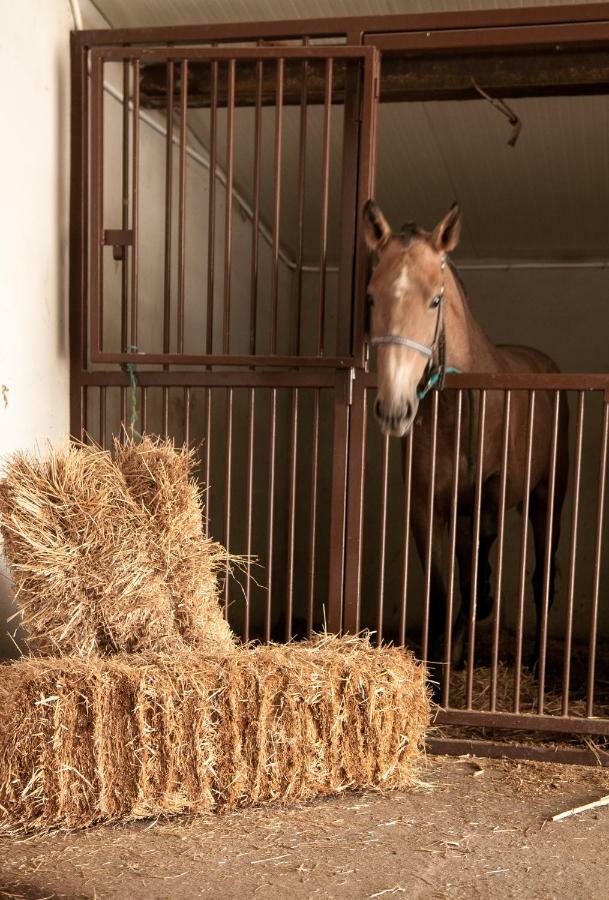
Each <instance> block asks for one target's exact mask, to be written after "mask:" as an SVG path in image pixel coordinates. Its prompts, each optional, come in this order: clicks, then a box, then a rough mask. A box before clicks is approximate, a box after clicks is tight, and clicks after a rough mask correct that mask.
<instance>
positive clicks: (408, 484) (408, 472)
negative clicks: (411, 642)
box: [400, 428, 414, 647]
mask: <svg viewBox="0 0 609 900" xmlns="http://www.w3.org/2000/svg"><path fill="white" fill-rule="evenodd" d="M413 438H414V428H411V429H410V431H409V432H408V437H407V438H406V443H405V444H404V443H403V444H402V447H405V452H404V451H403V452H404V462H403V470H404V525H403V529H404V540H403V542H402V553H403V557H402V602H401V606H400V646H402V647H403V646H404V645H405V644H406V613H407V608H408V577H409V569H408V554H409V553H410V507H411V503H412V446H413Z"/></svg>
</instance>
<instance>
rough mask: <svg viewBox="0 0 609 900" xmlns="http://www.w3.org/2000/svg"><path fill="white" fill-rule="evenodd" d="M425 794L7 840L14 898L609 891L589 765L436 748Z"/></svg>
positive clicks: (0, 844)
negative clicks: (579, 810) (573, 811)
mask: <svg viewBox="0 0 609 900" xmlns="http://www.w3.org/2000/svg"><path fill="white" fill-rule="evenodd" d="M421 782H422V783H421V785H420V787H419V788H417V789H416V790H415V791H414V792H412V793H405V794H391V795H387V796H380V795H378V794H371V793H367V794H345V795H343V796H342V797H340V798H333V799H329V800H321V801H317V802H315V803H312V804H309V805H307V806H300V807H296V808H289V809H277V808H269V807H267V808H262V809H253V810H247V811H245V812H239V813H231V814H230V815H226V816H221V817H219V816H211V815H210V816H206V817H204V818H198V819H184V818H182V819H173V820H170V821H165V822H156V823H152V824H151V823H150V822H145V823H138V824H136V825H129V826H113V827H99V828H94V829H90V830H89V831H86V832H82V833H77V834H57V835H54V836H47V837H37V838H29V839H27V840H15V839H8V838H1V839H0V897H2V898H36V900H42V898H49V900H51V898H53V900H54V898H60V897H61V898H70V900H76V898H79V900H80V898H98V900H102V898H127V900H143V898H146V900H161V898H163V900H165V898H171V900H174V898H175V900H182V898H184V900H186V898H193V897H214V898H243V897H257V898H277V900H279V898H282V900H283V898H289V900H297V898H309V897H310V898H326V897H327V898H334V897H336V898H343V897H344V898H374V897H387V898H389V897H392V896H396V897H399V896H405V897H408V898H410V897H413V898H418V897H425V898H436V897H438V898H439V897H451V898H452V897H454V898H464V900H465V898H467V900H470V898H487V897H488V898H490V897H492V898H493V900H495V898H503V897H518V898H527V900H529V898H531V900H535V898H552V897H564V896H568V897H570V898H579V897H581V898H586V900H590V898H597V897H598V898H601V897H602V898H606V897H607V896H609V849H608V847H609V808H602V809H598V810H595V811H589V812H586V813H583V814H580V815H578V816H575V817H572V818H569V819H565V820H563V821H561V822H549V821H548V819H549V818H550V817H551V816H552V815H554V814H555V813H557V812H561V811H563V810H565V809H569V808H570V807H573V806H577V805H580V804H583V803H587V802H590V801H592V800H595V799H598V798H600V797H601V796H603V795H604V794H607V793H609V772H607V770H602V769H598V768H587V767H584V766H577V767H576V766H571V767H567V766H559V765H555V764H544V763H524V762H508V761H504V760H487V759H473V758H472V757H460V758H449V757H429V759H428V761H427V764H426V766H425V767H424V769H423V770H422V771H421Z"/></svg>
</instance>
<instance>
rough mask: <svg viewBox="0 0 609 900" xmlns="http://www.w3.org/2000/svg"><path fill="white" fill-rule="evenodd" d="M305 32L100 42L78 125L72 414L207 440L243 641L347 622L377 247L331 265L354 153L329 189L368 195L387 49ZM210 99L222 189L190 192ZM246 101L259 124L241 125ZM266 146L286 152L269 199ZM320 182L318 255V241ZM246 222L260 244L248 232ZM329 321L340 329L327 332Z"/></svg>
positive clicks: (206, 459) (229, 601)
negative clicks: (348, 547)
mask: <svg viewBox="0 0 609 900" xmlns="http://www.w3.org/2000/svg"><path fill="white" fill-rule="evenodd" d="M304 43H305V46H303V47H296V48H293V47H291V48H283V47H282V48H270V47H264V46H258V45H257V44H253V45H252V46H249V47H238V48H235V47H231V48H222V47H216V46H206V47H192V46H189V47H187V48H186V47H184V48H181V47H171V48H167V47H162V48H161V47H150V46H146V47H132V46H130V47H112V46H101V47H96V48H93V49H92V50H91V51H90V52H89V54H88V57H89V60H90V65H91V74H90V88H89V90H82V93H81V101H82V110H83V112H85V113H86V111H87V110H88V109H89V108H90V131H89V133H87V130H86V129H84V133H83V134H82V135H81V138H82V140H83V141H85V142H86V141H89V149H87V150H85V151H84V152H85V153H86V156H87V157H88V159H89V174H90V190H89V191H88V196H87V201H88V204H89V220H90V232H89V235H90V236H89V246H90V254H89V258H88V265H89V271H90V275H89V288H88V297H87V299H86V302H85V303H83V308H82V311H81V315H82V319H81V328H82V331H81V334H82V341H83V346H82V347H81V348H80V349H79V351H78V359H79V361H80V360H82V369H80V371H79V374H78V379H79V381H80V385H81V389H80V390H81V403H80V404H79V407H78V410H76V409H75V408H74V407H73V413H74V412H75V413H76V417H77V418H78V420H79V428H78V431H77V433H80V434H86V435H88V436H90V437H91V438H93V439H96V440H98V441H100V442H101V443H102V444H106V443H107V442H108V441H109V439H110V436H111V434H113V433H117V432H119V431H120V428H121V426H123V425H125V424H128V423H129V421H130V419H131V420H132V421H136V422H137V427H138V429H139V430H141V431H153V432H158V433H160V434H164V435H171V436H173V437H174V438H177V439H178V440H179V441H181V440H184V441H185V442H188V443H193V442H194V443H196V442H198V441H201V442H202V443H201V468H200V474H201V479H202V481H203V482H204V484H205V485H206V486H207V487H206V495H205V500H206V516H207V527H208V529H209V530H210V533H212V534H214V536H216V537H217V538H218V539H220V540H222V541H223V543H224V544H225V545H226V546H227V548H228V549H229V551H230V552H232V553H238V554H239V553H241V554H245V556H246V562H245V564H244V568H243V571H242V572H241V573H238V574H237V579H238V580H240V582H241V584H236V583H235V581H233V580H230V579H229V578H226V579H225V581H224V586H223V596H222V600H223V604H224V608H225V611H226V614H227V616H228V618H229V619H230V621H231V624H232V625H233V627H234V628H235V630H236V631H237V632H238V633H240V634H241V635H242V636H243V637H244V639H246V640H247V639H249V638H250V637H254V636H255V637H260V638H262V639H265V640H269V639H270V638H271V637H274V638H279V639H286V640H289V639H290V638H291V637H293V636H294V634H295V633H298V634H301V635H302V634H310V633H311V632H312V630H313V628H314V627H316V628H320V627H322V626H323V625H327V626H328V627H330V628H331V629H332V630H334V631H340V629H341V621H342V596H343V578H344V527H345V525H344V523H345V514H346V465H347V453H348V438H349V433H348V425H349V405H350V387H351V382H352V369H353V365H354V363H356V362H360V364H361V359H357V358H356V356H355V355H354V354H355V350H354V347H356V346H357V347H361V341H360V342H359V343H358V342H357V340H354V339H353V337H352V332H353V331H357V330H358V329H357V327H356V325H355V322H354V318H353V317H354V313H353V309H352V301H351V298H352V295H353V293H354V287H353V282H354V279H355V278H359V281H360V284H361V283H362V279H363V277H364V276H365V260H366V254H365V252H363V248H362V247H361V246H356V235H355V233H351V235H350V238H349V240H345V239H344V237H343V238H342V239H341V241H340V243H339V245H338V246H339V250H338V259H337V263H338V264H337V265H335V266H332V267H330V266H329V254H328V243H329V222H330V218H331V216H333V217H334V219H336V209H335V208H332V201H331V185H330V179H331V174H334V177H335V178H336V165H335V166H334V170H332V169H331V164H330V157H331V153H332V152H333V153H334V155H335V158H336V156H337V152H338V154H342V160H343V163H344V167H343V171H342V173H339V175H340V176H341V184H340V187H341V190H340V192H337V191H336V190H334V194H335V195H338V200H339V201H340V205H341V207H342V208H343V209H345V208H347V209H348V210H350V211H352V210H355V208H356V206H357V204H358V202H359V200H358V198H359V197H362V198H364V199H365V198H366V197H367V196H368V195H369V193H370V187H369V180H370V177H371V171H372V151H371V139H372V135H373V133H374V129H373V127H372V116H373V114H374V106H375V99H376V95H377V77H378V59H377V54H376V51H374V50H372V49H365V48H352V47H350V48H345V47H334V46H332V47H325V46H324V47H319V46H309V45H308V41H307V40H306V39H305V41H304ZM116 66H118V67H119V69H120V72H121V74H122V85H123V96H122V99H121V106H122V113H121V123H122V128H121V129H119V128H117V127H116V124H114V127H113V126H112V123H111V122H110V111H109V110H108V109H107V106H106V103H105V94H104V92H105V88H107V83H108V80H109V79H111V78H112V74H113V67H116ZM81 74H82V73H81ZM81 87H83V86H82V85H81ZM314 106H317V107H319V108H321V113H322V122H321V135H320V149H321V166H320V175H319V177H318V178H317V181H315V179H313V181H312V182H311V181H310V180H309V182H308V183H307V180H306V170H308V169H312V168H313V163H312V162H310V161H309V160H307V157H306V154H307V126H309V127H311V123H310V119H311V118H312V116H311V108H312V107H314ZM290 107H295V108H296V109H297V112H298V116H299V130H300V137H299V141H298V148H299V149H298V154H299V177H298V188H297V194H296V198H295V208H296V211H297V221H298V230H297V235H298V237H297V248H296V258H295V259H294V260H292V259H291V257H290V255H289V251H288V248H287V247H286V241H285V230H286V227H287V226H286V223H284V218H285V214H284V210H283V205H282V204H283V200H284V197H283V193H284V192H285V187H284V184H283V181H282V152H283V151H284V143H285V133H286V127H285V126H286V120H287V119H288V113H289V108H290ZM144 108H145V109H147V110H152V113H150V112H148V113H146V115H148V116H150V115H152V116H153V117H155V119H153V122H154V121H156V122H157V124H161V125H162V126H163V127H164V130H165V139H164V142H163V147H164V158H163V166H162V170H163V173H164V185H163V187H164V217H161V218H160V219H159V221H158V223H157V225H156V231H159V230H160V237H161V238H162V240H161V241H160V245H161V246H162V257H161V255H160V254H159V258H160V259H162V267H161V268H162V273H161V274H162V277H161V278H159V282H158V291H157V290H156V286H155V285H154V284H153V285H151V279H150V266H151V261H150V257H149V255H148V258H147V259H148V261H147V264H146V267H145V268H143V267H142V260H143V259H146V256H145V254H146V252H147V247H146V238H145V236H144V235H145V234H148V236H149V238H150V235H151V230H150V223H149V222H148V221H147V216H146V215H144V214H142V207H143V205H144V203H145V201H146V191H150V189H151V186H150V176H149V173H148V172H147V170H146V167H145V166H143V165H142V163H141V162H140V160H141V159H142V158H143V153H144V150H146V152H147V153H148V156H150V149H149V148H148V149H146V148H144V150H143V149H142V145H141V136H140V134H141V126H140V118H141V114H142V109H144ZM201 109H203V110H205V113H206V115H207V116H208V118H207V120H206V121H207V123H208V125H209V132H208V149H207V152H204V156H203V159H204V164H205V168H206V171H207V172H208V173H209V175H208V187H207V190H206V193H205V194H204V195H198V196H193V193H192V187H193V183H192V181H191V182H188V174H187V158H188V155H190V156H192V146H191V144H192V135H190V139H191V143H190V144H189V143H188V140H189V127H190V126H189V122H190V121H191V120H193V119H194V118H195V116H196V115H197V113H198V111H199V110H201ZM243 109H245V110H251V111H252V112H253V117H250V119H249V120H245V121H244V117H243V116H241V118H238V115H237V113H238V112H240V111H242V110H243ZM252 118H253V121H252ZM265 123H266V128H265ZM198 124H199V126H200V124H201V123H200V121H199V123H198ZM314 124H315V123H314V122H313V125H314ZM269 125H270V128H269ZM334 134H336V137H334ZM246 142H249V143H250V144H251V146H252V147H253V158H252V159H250V160H248V163H249V164H250V165H251V166H253V172H252V185H253V192H252V197H251V206H249V205H248V204H247V201H246V200H245V199H244V196H243V194H242V193H240V192H239V186H238V184H237V176H238V174H239V172H240V173H241V175H243V167H242V166H241V170H240V169H239V165H238V163H239V158H238V152H239V150H240V149H242V148H243V146H244V144H245V143H246ZM117 144H118V147H119V149H120V158H121V164H122V181H121V186H120V190H121V198H120V199H121V203H120V210H121V221H120V224H121V228H118V227H115V226H116V225H117V224H118V223H117V222H116V221H115V220H114V219H113V218H112V217H113V215H114V212H113V204H112V202H111V197H110V199H109V195H111V192H112V188H113V186H112V185H110V187H109V189H108V187H107V185H108V181H109V179H111V178H112V169H111V166H110V165H109V162H108V157H109V153H110V154H111V151H112V147H113V146H116V145H117ZM109 148H110V150H109ZM196 152H197V153H198V152H199V151H196ZM265 154H266V158H267V164H268V159H269V157H270V158H271V159H272V164H273V178H272V181H271V190H270V194H271V202H270V203H267V207H266V209H265V206H264V201H265V196H264V187H265V186H266V188H267V193H269V191H268V187H269V184H268V171H266V181H265V171H264V170H263V157H264V155H265ZM199 155H201V154H199ZM338 158H340V155H339V157H338ZM110 159H111V156H110ZM361 161H364V165H362V164H361ZM81 162H82V164H83V165H84V168H85V173H86V170H87V166H86V165H85V164H84V160H81ZM149 162H150V161H149ZM241 162H242V160H241ZM267 169H268V165H267ZM311 183H312V185H313V190H312V189H311ZM307 188H308V190H307ZM315 192H317V195H318V196H317V198H315V197H314V198H313V199H314V200H315V199H316V200H317V202H316V203H313V214H314V215H316V216H318V217H319V222H320V229H319V235H318V234H317V232H316V241H317V240H318V241H319V242H318V248H317V252H318V257H317V259H316V258H315V256H314V255H313V256H312V254H311V249H310V247H307V246H305V240H304V234H303V232H304V229H303V221H304V218H305V214H306V215H308V216H309V217H310V216H311V203H310V200H311V195H312V194H315ZM266 199H268V198H266ZM362 202H363V201H362ZM307 203H308V206H307ZM334 206H336V196H335V198H334ZM118 208H119V207H118V206H117V205H116V204H114V209H118ZM197 208H199V209H200V211H201V213H202V216H203V218H204V219H205V220H206V225H207V236H206V241H205V244H206V246H205V249H206V251H207V252H206V257H207V258H206V260H205V262H206V267H205V268H204V269H203V270H200V274H202V276H203V277H200V280H199V282H198V283H196V284H195V286H194V289H193V284H192V281H190V282H189V277H190V276H189V271H190V270H189V267H188V265H187V260H188V257H189V254H190V258H192V250H191V249H189V246H190V247H192V244H190V245H189V244H188V242H189V240H191V237H190V236H191V234H192V230H193V224H192V219H191V218H189V213H190V211H192V210H193V209H194V210H197ZM265 213H267V214H268V215H267V216H266V217H265ZM244 215H246V216H247V217H248V223H249V224H248V227H249V232H248V234H247V243H246V246H245V248H244V246H243V243H242V241H238V240H237V238H236V228H237V225H238V224H239V221H240V219H241V218H243V216H244ZM267 223H268V224H267ZM287 224H288V225H289V223H287ZM81 225H84V223H81ZM146 228H147V231H146V230H145V229H146ZM242 231H243V229H242ZM156 238H157V234H156V232H153V233H152V239H153V240H156ZM176 241H177V246H176ZM263 251H264V252H263ZM196 252H197V254H200V250H199V249H197V251H196ZM265 253H266V255H264V254H265ZM244 256H245V257H246V259H247V265H245V266H244V265H243V264H242V262H241V260H242V257H244ZM116 266H118V267H119V269H120V279H119V286H118V290H117V288H116V285H115V283H114V282H115V281H116V278H115V276H116V272H115V269H116ZM237 269H238V270H239V271H238V274H239V285H238V289H239V290H238V291H237V290H236V289H235V285H234V284H233V282H234V281H235V273H236V272H237ZM269 270H270V273H269ZM286 270H287V272H288V274H289V275H290V277H291V280H292V284H291V287H290V289H289V290H288V291H287V292H286V291H285V290H283V291H282V289H281V283H282V279H283V280H284V281H285V273H286ZM311 270H313V272H315V279H314V280H315V286H314V288H313V289H311V287H310V286H309V290H308V302H307V305H306V307H305V303H304V301H303V276H304V275H305V274H306V275H308V274H309V272H310V271H311ZM336 270H338V271H336ZM330 272H331V273H332V282H333V289H332V290H331V289H330V286H329V281H330ZM265 273H266V281H265V279H264V275H265ZM237 293H238V297H237V299H235V295H236V294H237ZM265 304H266V305H265ZM286 310H287V312H288V314H289V321H288V327H287V328H286V327H284V325H285V316H286ZM282 317H283V319H282ZM333 320H334V321H336V322H339V323H340V326H339V327H335V328H334V329H333V330H332V329H330V331H331V333H329V326H330V325H331V324H332V321H333ZM117 321H120V330H119V329H117V327H116V323H117ZM193 322H194V323H195V327H194V328H193ZM151 323H152V326H154V327H151ZM87 338H88V341H87ZM73 346H74V344H73ZM306 347H308V350H306ZM303 351H304V352H303ZM219 366H221V367H222V368H221V370H218V367H219ZM117 367H120V368H117ZM176 367H179V369H178V368H176ZM186 367H187V368H186ZM288 367H289V371H281V369H283V370H285V369H286V368H288ZM268 368H271V369H274V370H275V371H274V372H269V371H265V369H268ZM244 369H245V370H244ZM128 407H130V408H131V409H130V412H129V411H128ZM75 431H76V429H75ZM286 463H287V465H286ZM327 498H329V500H328V499H327ZM244 512H245V515H244ZM301 572H303V573H304V576H303V575H301V574H300V573H301Z"/></svg>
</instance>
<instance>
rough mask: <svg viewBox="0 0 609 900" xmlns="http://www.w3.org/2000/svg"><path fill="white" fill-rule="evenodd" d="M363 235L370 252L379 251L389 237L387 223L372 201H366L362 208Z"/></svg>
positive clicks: (389, 231) (389, 230)
mask: <svg viewBox="0 0 609 900" xmlns="http://www.w3.org/2000/svg"><path fill="white" fill-rule="evenodd" d="M363 216H364V235H365V237H366V243H367V244H368V246H369V247H370V249H371V250H377V251H378V250H380V249H381V248H382V247H384V246H385V244H386V243H387V241H388V240H389V238H390V237H391V228H390V227H389V222H388V221H387V219H386V218H385V216H384V215H383V213H382V212H381V210H380V207H379V206H377V204H376V203H375V202H374V200H368V201H367V202H366V205H365V206H364V212H363Z"/></svg>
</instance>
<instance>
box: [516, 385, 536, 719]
mask: <svg viewBox="0 0 609 900" xmlns="http://www.w3.org/2000/svg"><path fill="white" fill-rule="evenodd" d="M535 398H536V392H535V391H530V392H529V412H528V423H527V440H526V448H527V451H526V461H525V469H524V485H523V493H522V527H521V531H520V584H519V589H518V614H517V618H516V652H515V657H514V712H516V713H517V712H520V677H521V670H522V638H523V631H524V598H525V592H526V570H527V545H528V537H529V506H530V500H531V497H530V495H531V463H532V459H533V434H534V426H535Z"/></svg>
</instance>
